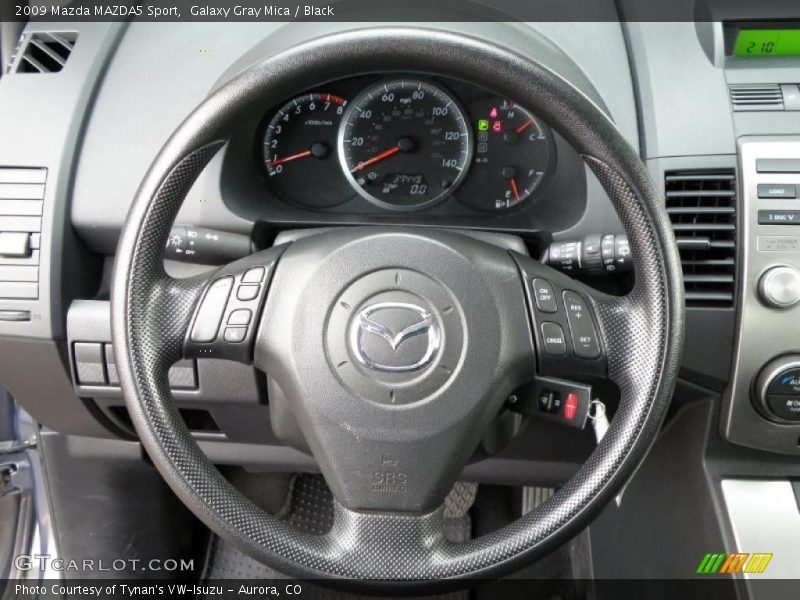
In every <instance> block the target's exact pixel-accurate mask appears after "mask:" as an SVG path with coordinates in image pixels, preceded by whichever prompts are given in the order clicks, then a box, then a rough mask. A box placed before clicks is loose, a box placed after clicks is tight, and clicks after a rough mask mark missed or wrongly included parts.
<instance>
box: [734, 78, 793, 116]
mask: <svg viewBox="0 0 800 600" xmlns="http://www.w3.org/2000/svg"><path fill="white" fill-rule="evenodd" d="M728 89H729V90H730V94H731V104H732V105H733V110H734V111H735V112H742V111H759V110H783V92H782V90H781V86H779V85H778V84H777V83H764V84H739V85H731V86H729V87H728Z"/></svg>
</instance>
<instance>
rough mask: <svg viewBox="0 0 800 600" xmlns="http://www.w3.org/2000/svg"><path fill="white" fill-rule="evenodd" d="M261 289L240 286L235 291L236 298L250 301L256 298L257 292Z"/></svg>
mask: <svg viewBox="0 0 800 600" xmlns="http://www.w3.org/2000/svg"><path fill="white" fill-rule="evenodd" d="M260 288H261V286H260V285H240V286H239V289H237V290H236V297H237V298H238V299H239V300H244V301H247V300H252V299H253V298H255V297H256V296H258V290H259V289H260Z"/></svg>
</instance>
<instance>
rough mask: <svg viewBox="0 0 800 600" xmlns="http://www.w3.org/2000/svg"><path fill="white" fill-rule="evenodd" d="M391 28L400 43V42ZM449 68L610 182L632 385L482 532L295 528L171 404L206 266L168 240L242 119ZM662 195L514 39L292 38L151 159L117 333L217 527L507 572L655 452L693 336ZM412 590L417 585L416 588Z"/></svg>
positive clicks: (609, 133) (151, 443)
mask: <svg viewBox="0 0 800 600" xmlns="http://www.w3.org/2000/svg"><path fill="white" fill-rule="evenodd" d="M386 40H392V42H393V43H392V44H387V43H386ZM398 69H403V70H405V71H419V72H429V73H442V74H448V75H449V76H452V77H456V78H461V79H464V80H469V81H471V82H473V83H476V84H479V85H484V86H486V87H488V88H490V89H492V90H494V91H495V92H496V93H498V94H501V95H503V96H504V97H510V98H514V99H515V100H516V101H517V102H519V103H520V104H521V105H524V106H526V107H527V108H528V109H530V110H531V111H532V112H533V113H534V114H537V115H539V116H540V117H541V118H542V119H543V120H545V121H546V122H547V123H548V124H549V125H550V126H551V127H552V128H553V129H555V130H556V131H558V132H559V133H560V134H561V135H562V136H563V137H564V138H565V139H566V140H567V141H568V142H569V143H570V144H572V145H573V147H574V148H575V149H576V150H577V151H578V152H579V153H580V154H581V155H582V156H583V157H584V159H585V161H586V162H587V164H588V165H589V166H590V167H591V169H592V170H593V171H594V173H595V174H596V175H597V177H598V179H599V180H600V182H601V183H602V185H603V187H604V188H605V190H606V191H607V193H608V194H609V196H610V198H611V200H612V202H613V204H614V206H615V208H616V210H617V212H618V214H619V215H620V218H621V220H622V223H623V225H624V228H625V230H626V233H627V235H628V238H629V242H630V245H631V250H632V255H633V260H634V269H635V278H636V282H635V285H634V289H633V290H632V291H631V292H630V293H629V294H628V295H627V296H625V297H622V298H615V297H604V298H600V299H596V298H592V302H593V305H594V309H595V311H596V314H597V316H598V320H599V322H600V329H601V333H602V334H603V335H604V337H605V339H606V340H607V342H606V344H607V347H608V351H609V352H608V374H609V377H610V378H611V379H612V380H613V381H615V383H616V384H617V385H618V387H619V389H620V391H621V402H620V406H619V409H618V411H617V413H616V415H615V418H614V420H613V422H612V425H611V428H610V429H609V431H608V433H607V435H606V437H605V438H604V439H603V441H602V443H601V444H599V446H598V447H597V448H596V449H595V451H594V452H593V453H592V455H591V457H590V458H589V459H588V461H587V462H586V463H585V464H584V465H583V466H582V467H581V469H580V470H579V471H578V472H577V473H576V474H575V475H574V476H573V478H572V479H570V481H568V482H567V483H566V484H565V485H564V486H563V487H562V488H560V489H559V491H558V492H557V493H556V494H555V495H554V497H553V498H552V499H551V500H550V501H548V502H547V503H545V504H543V505H541V506H539V507H538V508H537V509H535V510H534V511H532V512H531V513H528V514H527V515H525V516H524V517H522V518H520V519H519V520H517V521H515V522H514V523H512V524H510V525H508V526H506V527H505V528H503V529H501V530H499V531H496V532H494V533H492V534H490V535H487V536H484V537H482V538H477V539H474V540H471V541H468V542H466V543H463V544H457V545H456V544H448V543H447V542H445V541H444V540H443V538H442V536H440V535H438V534H437V533H436V532H437V531H438V529H439V526H440V524H441V519H442V512H441V510H434V511H432V512H430V513H426V514H424V515H408V514H394V515H387V514H371V513H364V512H357V511H352V510H349V509H346V508H344V507H343V506H340V505H338V504H337V505H336V506H335V513H336V514H335V523H334V529H333V531H332V532H331V533H330V534H329V535H327V536H322V537H320V536H310V535H307V534H303V533H299V532H298V531H296V530H294V529H293V528H292V527H291V526H290V525H288V524H287V523H285V522H282V521H279V520H277V519H275V518H274V517H272V516H270V515H268V514H266V513H264V512H263V511H262V510H261V509H259V508H257V507H256V506H255V505H253V504H252V503H251V502H250V501H249V500H247V499H246V498H245V497H244V496H243V495H242V494H241V493H240V492H239V491H237V490H236V489H235V488H234V487H233V486H232V485H231V484H230V483H229V482H228V481H227V480H225V479H224V477H223V476H222V475H221V474H220V473H219V471H218V470H217V469H216V468H215V467H214V465H213V464H212V463H211V462H210V461H209V460H208V458H207V457H206V456H205V455H204V454H203V452H202V451H201V450H200V448H199V447H198V445H197V443H196V441H195V440H194V439H193V438H192V436H191V434H190V433H189V431H188V430H187V428H186V426H185V425H184V423H183V421H182V420H181V418H180V416H179V414H178V412H177V409H176V408H175V406H174V403H173V402H172V399H171V395H170V391H169V385H168V383H167V379H166V372H167V369H168V368H169V366H170V365H171V364H172V363H173V362H174V361H176V360H178V359H179V358H181V356H182V349H183V342H184V337H185V333H186V331H187V327H188V323H189V321H190V319H191V316H192V311H193V307H194V306H195V304H196V303H197V301H198V298H199V297H200V295H201V294H202V290H203V285H202V283H203V278H194V279H189V280H175V279H172V278H170V277H168V276H166V275H165V273H164V269H163V249H164V245H165V242H166V240H167V237H168V234H169V230H170V227H171V224H172V222H173V220H174V218H175V215H176V214H177V212H178V209H179V208H180V206H181V203H182V201H183V199H184V197H185V196H186V194H187V193H188V191H189V188H190V187H191V185H192V183H193V182H194V180H195V179H196V177H197V176H198V175H199V173H200V172H201V171H202V170H203V168H204V167H205V165H206V164H207V163H208V161H209V160H210V159H211V158H212V157H213V156H214V155H215V154H216V152H217V151H218V150H219V149H220V148H221V147H222V146H223V145H224V143H225V140H226V138H227V135H228V132H229V131H231V130H232V128H233V127H234V125H235V122H236V119H237V118H238V117H240V116H241V115H244V114H248V113H249V114H254V113H257V112H259V111H261V110H262V109H263V107H264V106H271V105H274V104H276V103H277V102H279V101H280V100H281V99H283V98H285V97H288V96H290V95H291V94H293V93H296V92H299V91H301V90H302V89H305V88H308V87H309V82H312V83H320V84H321V83H323V82H325V81H330V80H334V79H336V78H339V77H346V76H351V75H353V74H354V73H367V72H378V71H390V70H398ZM679 265H680V261H679V257H678V253H677V248H676V246H675V242H674V238H673V234H672V230H671V227H670V224H669V219H668V217H667V215H666V212H665V210H664V208H663V205H662V199H661V197H660V195H659V193H658V192H657V190H656V189H655V187H654V185H653V183H652V181H651V179H650V177H649V174H648V172H647V169H646V167H645V166H644V164H643V163H642V161H641V159H640V158H639V156H638V154H637V153H636V151H635V150H634V149H633V148H631V147H630V145H629V144H628V143H627V142H626V141H625V140H624V138H623V137H622V135H621V134H620V133H619V131H618V130H617V129H616V128H615V126H614V124H613V123H612V122H611V121H610V119H609V118H608V117H607V116H606V115H605V114H604V113H603V112H602V111H601V110H600V108H598V107H597V106H596V105H595V104H594V103H593V102H592V101H591V100H589V99H588V98H587V97H586V96H585V95H584V94H583V93H581V92H580V91H579V90H577V89H576V88H575V87H574V86H572V85H571V84H570V83H569V82H567V81H565V80H564V79H562V78H561V77H559V76H558V75H557V74H555V73H553V72H552V71H550V70H548V69H547V68H546V67H544V66H542V65H540V64H537V63H536V62H534V61H532V60H531V59H529V58H527V57H523V56H521V55H519V54H516V53H515V52H513V51H511V50H508V49H506V48H502V47H499V46H497V45H494V44H490V43H487V42H485V41H481V40H478V39H475V38H472V37H468V36H464V35H459V34H452V33H445V32H442V31H438V30H434V29H417V28H414V29H412V28H404V27H392V28H373V29H361V30H357V31H352V32H346V33H341V34H335V35H330V36H326V37H323V38H319V39H317V40H314V41H311V42H308V43H305V44H303V45H301V46H297V47H294V48H292V49H290V50H287V51H285V52H282V53H280V54H278V55H275V56H272V57H269V58H267V59H265V60H263V61H261V62H260V63H258V64H256V65H255V66H253V67H251V68H249V69H248V70H246V71H245V72H243V73H242V74H241V75H239V76H238V77H236V78H235V79H234V80H232V81H231V82H230V83H228V84H226V85H225V86H223V87H222V88H221V89H219V90H218V91H217V92H215V93H214V94H213V95H211V96H210V97H209V98H208V99H207V100H205V101H204V102H203V103H202V104H201V105H200V106H199V107H198V108H197V109H196V110H195V111H194V112H193V113H192V114H191V115H190V116H189V117H188V118H187V119H186V120H185V121H184V122H183V123H182V124H181V125H180V127H179V128H178V129H177V131H176V132H175V133H174V134H173V136H172V137H171V138H170V140H169V141H168V142H167V143H166V145H165V146H164V147H163V149H162V150H161V152H160V154H159V156H158V157H157V158H156V159H155V161H154V163H153V164H152V166H151V168H150V170H149V171H148V173H147V175H146V177H145V179H144V181H143V183H142V185H141V187H140V189H139V191H138V193H137V196H136V198H135V200H134V202H133V205H132V208H131V211H130V213H129V215H128V218H127V221H126V224H125V227H124V229H123V232H122V236H121V238H120V242H119V246H118V249H117V257H116V267H115V273H114V280H113V287H112V334H113V340H114V346H115V349H116V355H117V369H118V371H119V377H120V381H121V386H122V390H123V393H124V395H125V398H126V403H127V406H128V409H129V411H130V414H131V417H132V420H133V423H134V425H135V428H136V431H137V433H138V435H139V438H140V440H141V443H142V444H143V446H144V447H145V449H146V450H147V452H148V454H149V456H150V457H151V459H152V461H153V463H154V465H155V466H156V468H157V469H158V470H159V472H160V473H161V474H162V476H163V477H164V479H165V480H166V482H167V483H168V484H169V486H170V487H171V488H172V489H173V491H174V492H175V493H176V494H177V495H178V497H179V498H180V499H181V500H182V501H183V502H184V503H185V504H186V505H187V506H188V507H189V508H190V509H191V510H192V512H194V514H195V515H197V517H199V518H200V519H201V520H202V521H203V522H204V523H205V524H206V525H207V526H208V527H209V528H210V529H211V530H213V531H214V532H216V533H217V534H219V535H220V536H221V537H222V538H224V539H226V540H227V541H229V542H231V543H233V544H234V545H235V546H236V547H237V548H239V549H240V550H242V551H244V552H245V553H247V554H249V555H250V556H252V557H254V558H256V559H258V560H260V561H262V562H265V563H267V564H269V565H270V566H272V567H273V568H275V569H277V570H279V571H281V572H284V573H287V574H291V575H296V576H302V577H312V578H330V579H346V580H350V581H351V584H352V586H355V587H360V588H365V589H373V590H374V589H376V586H377V587H380V588H383V587H385V586H387V585H393V584H392V583H391V582H396V581H418V582H419V581H421V580H439V581H443V580H448V579H454V578H458V579H467V578H473V579H474V578H486V577H496V576H499V575H503V574H505V573H508V572H510V571H512V570H513V569H515V568H518V567H519V566H522V565H523V564H525V563H526V562H530V561H532V560H534V559H536V558H539V557H541V556H543V555H545V554H546V553H548V552H549V551H551V550H553V549H554V548H556V547H558V545H560V544H562V543H564V542H565V541H566V540H568V539H569V538H570V537H571V536H573V535H575V534H576V533H578V532H579V531H580V530H581V529H582V528H584V527H585V526H586V525H588V524H589V522H590V520H591V518H592V517H593V516H594V515H595V514H596V513H597V512H598V511H599V510H600V509H601V508H602V507H603V506H604V505H605V504H606V503H607V502H608V501H609V499H610V498H612V497H613V495H614V494H615V493H617V492H618V491H619V489H620V488H621V486H622V485H623V484H624V483H625V482H626V481H627V479H628V478H629V477H630V476H631V475H632V473H633V472H634V470H635V469H636V467H637V466H638V465H639V464H640V462H641V461H642V460H643V458H644V456H645V455H646V453H647V451H648V449H649V448H650V446H651V445H652V443H653V441H654V440H655V437H656V434H657V432H658V428H659V427H660V425H661V422H662V420H663V418H664V415H665V414H666V410H667V407H668V404H669V401H670V398H671V395H672V391H673V388H674V385H675V381H676V378H677V374H678V366H679V360H680V353H681V349H682V340H683V310H684V309H683V306H684V302H683V283H682V276H681V272H680V270H679ZM406 589H407V588H406Z"/></svg>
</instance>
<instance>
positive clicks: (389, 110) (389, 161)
mask: <svg viewBox="0 0 800 600" xmlns="http://www.w3.org/2000/svg"><path fill="white" fill-rule="evenodd" d="M471 156H472V138H471V133H470V128H469V126H468V124H467V122H466V120H465V118H464V112H463V111H462V109H461V107H460V106H459V105H458V103H457V102H456V101H455V100H454V99H453V98H452V97H451V96H450V95H449V94H448V93H447V92H446V91H445V90H443V89H442V88H440V87H438V86H436V85H434V84H432V83H429V82H426V81H420V80H415V79H400V80H395V81H387V82H381V83H378V84H375V85H374V86H372V87H370V88H368V89H366V90H365V91H364V92H362V93H361V94H360V95H359V96H358V97H357V98H356V99H355V100H353V102H352V103H351V106H350V108H349V110H348V111H347V112H346V114H345V116H344V118H343V121H342V125H341V128H340V129H339V160H340V162H341V164H342V168H343V169H344V173H345V176H346V177H347V179H348V181H350V183H351V184H352V185H353V187H354V188H355V190H356V191H357V192H358V193H359V194H361V195H362V196H363V197H364V198H366V199H367V200H369V201H370V202H373V203H374V204H377V205H378V206H382V207H384V208H390V209H394V210H415V209H420V208H424V207H426V206H430V205H431V204H433V203H435V202H437V201H439V200H441V199H443V198H445V197H446V196H448V195H450V194H451V193H452V192H453V191H454V190H455V188H456V187H457V186H458V185H459V184H460V183H461V181H462V180H463V179H464V177H465V176H466V174H467V167H468V165H469V163H470V159H471Z"/></svg>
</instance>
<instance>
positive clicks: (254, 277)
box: [242, 267, 264, 283]
mask: <svg viewBox="0 0 800 600" xmlns="http://www.w3.org/2000/svg"><path fill="white" fill-rule="evenodd" d="M262 279H264V267H253V268H252V269H248V270H247V271H245V273H244V275H243V276H242V283H261V280H262Z"/></svg>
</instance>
